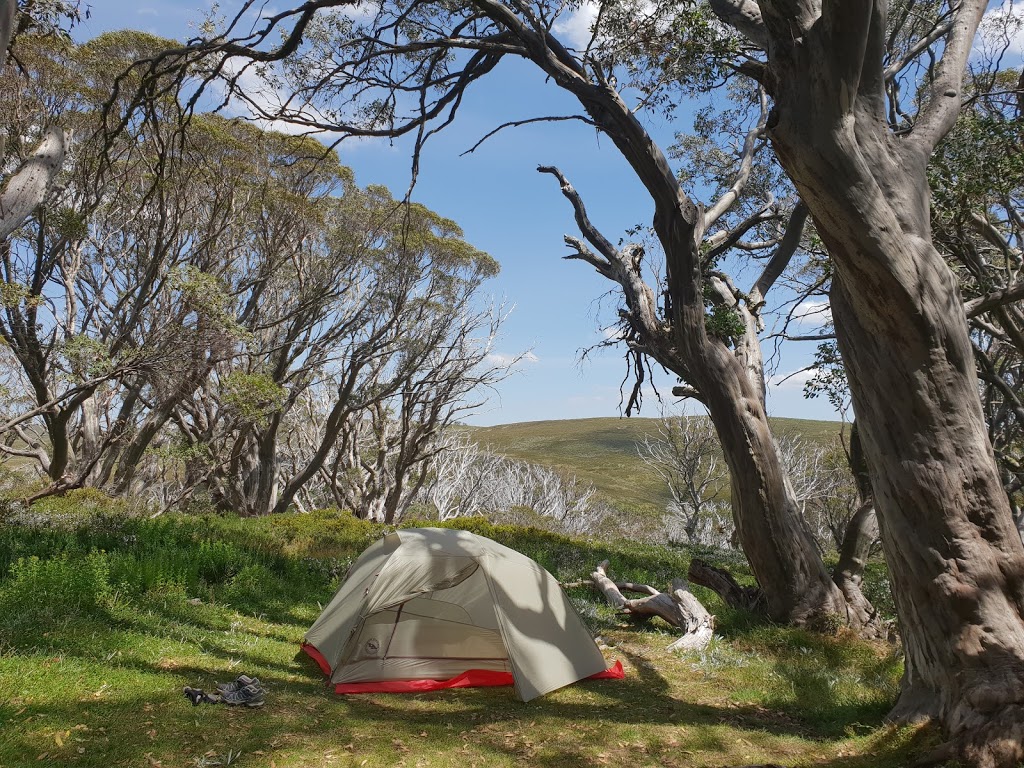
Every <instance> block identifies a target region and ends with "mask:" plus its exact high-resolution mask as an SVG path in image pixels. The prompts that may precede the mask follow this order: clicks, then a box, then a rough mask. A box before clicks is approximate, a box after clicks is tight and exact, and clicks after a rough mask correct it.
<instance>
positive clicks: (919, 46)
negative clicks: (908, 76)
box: [882, 21, 953, 82]
mask: <svg viewBox="0 0 1024 768" xmlns="http://www.w3.org/2000/svg"><path fill="white" fill-rule="evenodd" d="M952 28H953V24H952V22H949V21H947V22H946V23H944V24H939V25H938V26H936V27H935V29H933V30H932V31H931V32H929V33H928V34H927V35H925V36H924V37H922V38H921V39H920V40H918V41H917V42H916V43H914V44H913V45H912V46H911V47H910V48H909V49H908V50H907V52H906V53H905V54H904V55H903V56H901V57H900V58H898V59H896V60H895V61H893V62H892V63H890V64H889V66H887V67H886V68H885V69H884V70H883V72H882V77H884V78H885V81H886V82H889V81H890V80H892V79H893V78H894V77H896V75H898V74H899V73H900V72H901V71H902V70H903V68H904V67H905V66H907V65H908V64H909V63H910V62H912V61H913V60H914V59H915V58H916V57H917V56H918V55H919V54H920V53H921V52H922V51H924V50H925V49H926V48H927V47H928V46H930V45H932V44H933V43H934V42H936V41H937V40H939V39H940V38H942V37H944V36H945V35H947V34H948V33H949V31H950V30H951V29H952Z"/></svg>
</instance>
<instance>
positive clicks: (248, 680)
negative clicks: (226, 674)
mask: <svg viewBox="0 0 1024 768" xmlns="http://www.w3.org/2000/svg"><path fill="white" fill-rule="evenodd" d="M249 685H254V686H256V687H257V688H259V689H260V690H262V689H263V685H262V684H261V683H260V681H259V679H258V678H255V677H249V676H248V675H239V676H238V677H236V678H235V679H234V680H233V681H232V682H230V683H217V690H218V691H220V692H221V693H228V692H233V691H240V690H242V689H243V688H245V687H246V686H249Z"/></svg>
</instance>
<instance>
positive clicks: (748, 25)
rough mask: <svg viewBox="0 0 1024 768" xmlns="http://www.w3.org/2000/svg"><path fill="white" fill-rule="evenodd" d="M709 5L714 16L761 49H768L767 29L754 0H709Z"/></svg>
mask: <svg viewBox="0 0 1024 768" xmlns="http://www.w3.org/2000/svg"><path fill="white" fill-rule="evenodd" d="M710 5H711V10H712V12H713V13H714V14H715V16H717V17H718V18H719V19H721V20H722V21H723V22H725V23H726V24H728V25H729V26H730V27H732V28H733V29H735V30H736V31H737V32H739V33H740V34H741V35H743V37H745V38H746V39H747V40H749V41H750V42H751V43H753V44H754V45H756V46H757V47H758V48H760V49H761V50H763V51H767V50H768V31H767V30H766V29H765V27H764V20H763V19H762V18H761V8H760V7H759V6H758V4H757V3H756V2H755V0H710Z"/></svg>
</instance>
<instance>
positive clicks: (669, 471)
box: [637, 416, 733, 546]
mask: <svg viewBox="0 0 1024 768" xmlns="http://www.w3.org/2000/svg"><path fill="white" fill-rule="evenodd" d="M637 453H638V454H639V456H640V458H641V460H642V461H643V462H644V464H646V465H647V466H648V467H650V468H651V469H653V470H654V471H655V472H656V473H657V474H658V475H659V476H660V477H661V478H662V479H663V480H665V483H666V484H667V485H668V490H669V493H670V494H671V496H672V501H671V502H670V503H669V505H668V509H667V514H666V519H665V525H666V529H667V531H668V535H669V539H670V540H672V539H674V538H678V536H677V533H676V532H677V530H678V531H680V532H681V533H682V534H683V536H685V540H686V541H687V542H689V543H691V544H706V545H709V546H723V545H726V544H727V543H728V542H729V540H730V538H731V536H732V532H733V522H732V515H731V513H730V511H729V505H728V503H727V501H725V500H723V499H722V498H721V496H722V493H723V492H724V491H725V490H726V489H727V488H728V487H729V470H728V468H727V467H726V466H725V462H724V461H722V446H721V443H720V442H719V440H718V434H717V432H716V431H715V426H714V424H712V422H711V419H709V418H707V417H700V416H689V417H688V416H677V417H664V418H662V420H661V422H660V424H659V425H658V434H657V436H656V437H652V436H646V437H644V440H643V442H641V443H638V444H637Z"/></svg>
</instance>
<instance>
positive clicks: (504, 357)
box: [484, 352, 540, 367]
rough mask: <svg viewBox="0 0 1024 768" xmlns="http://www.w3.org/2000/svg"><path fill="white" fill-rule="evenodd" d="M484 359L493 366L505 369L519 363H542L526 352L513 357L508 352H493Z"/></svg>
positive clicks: (531, 353)
mask: <svg viewBox="0 0 1024 768" xmlns="http://www.w3.org/2000/svg"><path fill="white" fill-rule="evenodd" d="M484 359H485V360H486V361H487V362H488V363H490V364H491V365H497V366H503V367H507V366H510V365H512V364H514V363H516V362H517V361H518V362H520V363H536V362H539V361H540V358H539V357H537V356H536V355H535V354H533V352H524V353H523V354H521V355H511V354H508V353H507V352H491V353H490V354H489V355H487V357H486V358H484Z"/></svg>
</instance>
